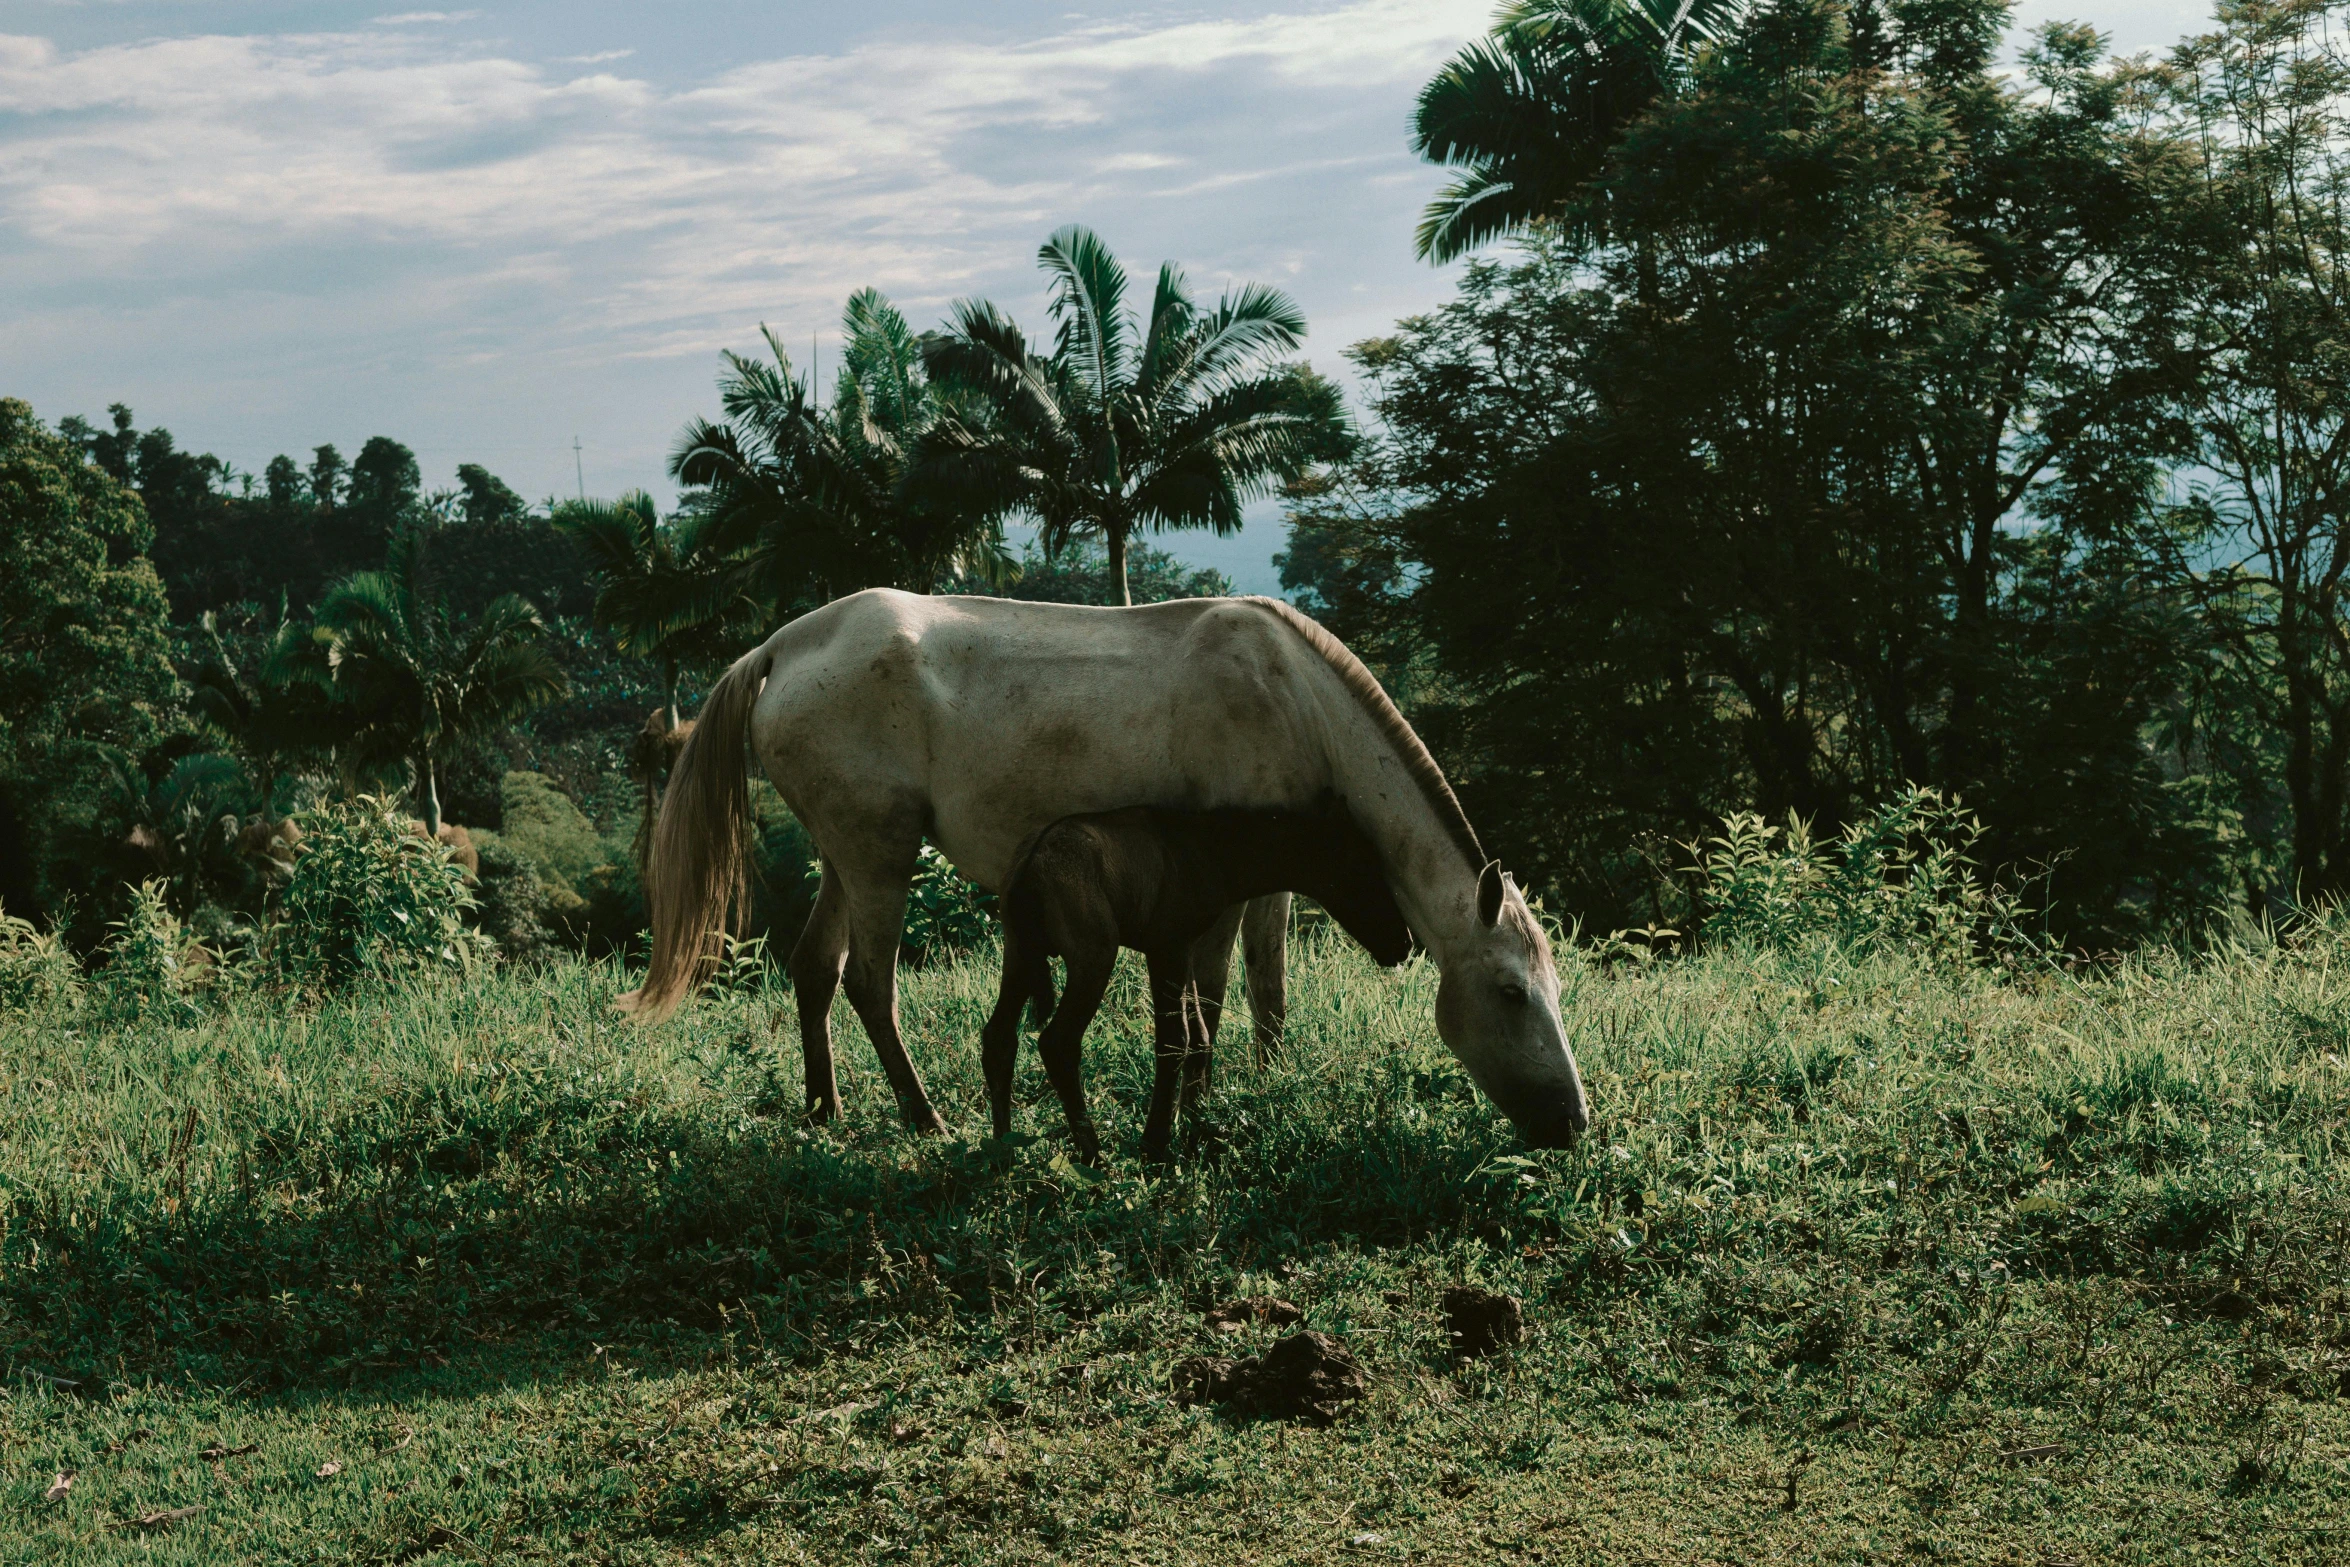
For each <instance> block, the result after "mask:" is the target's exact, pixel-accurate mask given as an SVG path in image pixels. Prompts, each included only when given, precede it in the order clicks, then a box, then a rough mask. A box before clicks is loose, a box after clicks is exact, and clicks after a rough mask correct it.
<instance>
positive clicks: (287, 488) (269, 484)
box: [261, 452, 304, 511]
mask: <svg viewBox="0 0 2350 1567" xmlns="http://www.w3.org/2000/svg"><path fill="white" fill-rule="evenodd" d="M261 482H262V487H263V490H264V492H265V493H266V494H267V495H268V497H269V504H270V506H271V507H272V508H273V509H275V510H279V511H291V510H293V509H294V508H295V507H296V506H298V505H300V504H301V503H302V498H303V494H304V486H303V481H302V469H301V467H300V466H299V465H298V464H296V463H295V461H294V459H293V458H291V457H288V456H287V455H286V454H285V453H283V452H280V453H278V454H277V455H276V456H275V457H272V458H271V459H269V466H267V467H266V468H264V469H262V470H261Z"/></svg>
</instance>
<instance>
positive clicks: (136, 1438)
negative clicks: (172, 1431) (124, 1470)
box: [99, 1426, 155, 1457]
mask: <svg viewBox="0 0 2350 1567" xmlns="http://www.w3.org/2000/svg"><path fill="white" fill-rule="evenodd" d="M154 1434H155V1433H154V1432H152V1431H150V1430H148V1429H147V1428H146V1427H145V1426H141V1427H139V1429H137V1430H136V1431H131V1432H127V1433H125V1434H124V1436H123V1438H122V1440H121V1441H119V1442H109V1443H107V1444H106V1445H105V1446H104V1447H103V1448H101V1449H99V1451H101V1452H103V1453H105V1454H106V1455H107V1456H109V1457H112V1456H113V1455H114V1454H116V1453H119V1452H121V1451H122V1450H123V1449H124V1448H126V1447H129V1446H131V1445H132V1444H134V1443H137V1442H144V1441H146V1440H147V1438H149V1437H151V1436H153V1435H154Z"/></svg>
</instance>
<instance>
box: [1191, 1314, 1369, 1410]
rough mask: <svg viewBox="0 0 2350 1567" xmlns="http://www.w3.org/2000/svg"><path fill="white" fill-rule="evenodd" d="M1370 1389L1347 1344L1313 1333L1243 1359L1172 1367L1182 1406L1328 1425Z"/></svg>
mask: <svg viewBox="0 0 2350 1567" xmlns="http://www.w3.org/2000/svg"><path fill="white" fill-rule="evenodd" d="M1370 1391H1371V1379H1370V1378H1369V1377H1368V1376H1367V1375H1366V1374H1365V1373H1364V1371H1363V1368H1362V1365H1361V1364H1360V1363H1359V1362H1358V1361H1356V1359H1355V1358H1354V1356H1352V1355H1350V1354H1348V1353H1347V1351H1346V1346H1345V1345H1343V1344H1341V1343H1339V1342H1338V1341H1337V1340H1336V1339H1334V1338H1332V1337H1330V1336H1329V1335H1328V1334H1326V1333H1316V1332H1314V1331H1313V1330H1312V1329H1310V1328H1309V1329H1307V1330H1305V1331H1303V1332H1299V1333H1292V1334H1291V1335H1289V1337H1287V1338H1285V1339H1283V1340H1281V1341H1280V1342H1279V1343H1277V1344H1275V1345H1274V1346H1273V1347H1272V1348H1271V1349H1269V1350H1266V1351H1265V1352H1264V1353H1263V1354H1262V1355H1251V1356H1249V1357H1248V1358H1247V1359H1245V1360H1231V1359H1227V1358H1225V1357H1223V1356H1219V1355H1194V1356H1192V1357H1191V1358H1190V1359H1189V1360H1186V1361H1184V1362H1182V1363H1181V1364H1179V1365H1178V1366H1176V1368H1175V1398H1176V1401H1177V1402H1178V1403H1182V1404H1223V1405H1226V1406H1227V1407H1229V1408H1231V1409H1233V1410H1235V1411H1237V1412H1240V1413H1244V1414H1254V1415H1264V1416H1266V1417H1268V1418H1270V1419H1274V1420H1307V1421H1311V1422H1313V1423H1314V1424H1316V1425H1328V1424H1329V1423H1330V1422H1331V1421H1333V1420H1335V1419H1337V1418H1338V1416H1339V1413H1340V1411H1341V1410H1342V1409H1344V1408H1345V1406H1346V1405H1347V1404H1349V1403H1351V1402H1353V1401H1354V1400H1355V1399H1358V1398H1361V1397H1363V1396H1364V1395H1365V1394H1367V1393H1369V1392H1370Z"/></svg>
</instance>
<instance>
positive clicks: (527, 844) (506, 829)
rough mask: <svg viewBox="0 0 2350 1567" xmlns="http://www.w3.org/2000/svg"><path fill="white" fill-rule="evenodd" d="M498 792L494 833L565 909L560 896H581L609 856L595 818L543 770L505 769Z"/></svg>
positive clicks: (584, 893) (564, 908) (559, 907)
mask: <svg viewBox="0 0 2350 1567" xmlns="http://www.w3.org/2000/svg"><path fill="white" fill-rule="evenodd" d="M498 798H499V801H500V803H501V805H502V807H503V814H504V821H503V824H502V825H501V826H500V827H499V829H498V836H499V837H500V838H501V839H503V840H504V841H505V843H506V844H507V846H508V847H510V848H512V849H514V850H515V851H517V852H518V853H520V854H522V855H523V856H524V857H525V858H527V859H528V860H529V861H530V862H531V864H532V866H533V867H534V868H535V869H536V870H537V871H538V875H539V880H540V881H541V882H542V883H544V884H545V886H546V888H547V890H548V892H549V893H550V894H551V895H554V902H555V904H556V906H557V907H558V909H563V910H565V911H566V912H569V911H568V909H567V907H566V898H584V897H585V896H586V895H587V891H588V887H587V884H588V880H589V878H590V877H592V876H593V875H594V874H595V872H596V870H597V868H598V867H599V866H603V865H608V864H610V863H612V861H613V858H614V855H613V853H612V851H611V850H610V849H609V848H608V847H607V846H606V845H605V843H604V840H603V839H602V838H601V837H599V836H598V835H597V833H596V824H595V823H594V822H591V821H589V820H588V818H587V813H586V812H584V811H582V810H581V809H580V808H579V807H578V806H577V805H575V804H574V803H572V799H571V796H569V795H567V794H565V793H564V792H563V791H562V790H561V789H558V788H557V787H555V781H554V780H553V779H551V778H549V777H548V776H547V775H546V774H544V773H525V772H512V773H508V774H507V775H506V776H505V777H504V778H503V779H501V780H500V781H499V784H498Z"/></svg>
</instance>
